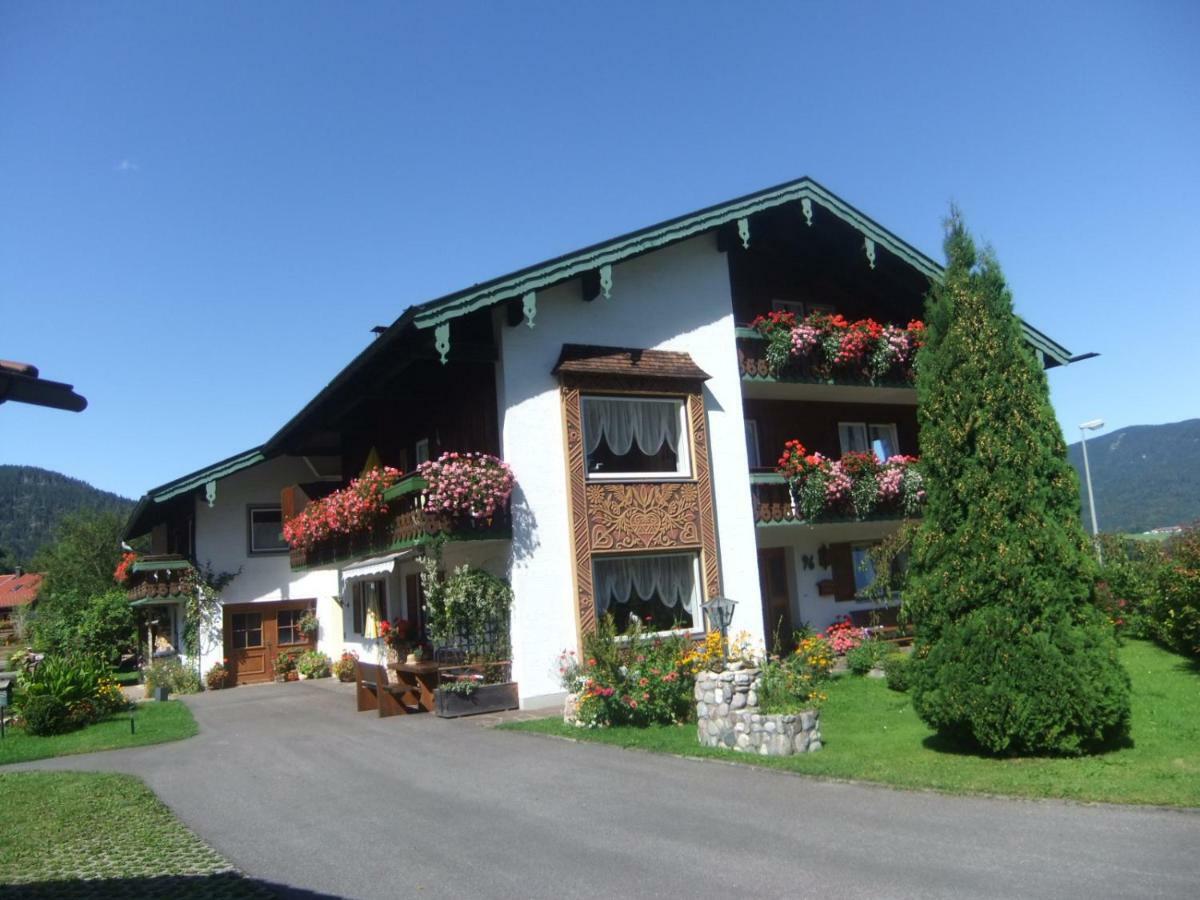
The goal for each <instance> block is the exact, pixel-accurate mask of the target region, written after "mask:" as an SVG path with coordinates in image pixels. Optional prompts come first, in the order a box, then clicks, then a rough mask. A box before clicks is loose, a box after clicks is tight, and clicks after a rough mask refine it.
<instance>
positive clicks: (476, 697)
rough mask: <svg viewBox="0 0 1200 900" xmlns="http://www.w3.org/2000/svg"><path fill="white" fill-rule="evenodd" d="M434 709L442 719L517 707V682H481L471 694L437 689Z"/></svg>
mask: <svg viewBox="0 0 1200 900" xmlns="http://www.w3.org/2000/svg"><path fill="white" fill-rule="evenodd" d="M434 698H435V701H434V711H435V712H436V713H437V714H438V716H440V717H441V718H443V719H457V718H459V717H460V716H477V715H479V714H480V713H493V712H501V711H503V710H506V709H517V708H518V707H519V706H520V705H521V704H520V701H519V700H518V699H517V683H516V682H515V681H509V682H505V683H504V684H481V685H480V686H479V687H478V688H477V689H476V691H475V692H474V693H473V694H455V693H451V692H450V691H442V690H439V691H437V692H436V694H435V695H434Z"/></svg>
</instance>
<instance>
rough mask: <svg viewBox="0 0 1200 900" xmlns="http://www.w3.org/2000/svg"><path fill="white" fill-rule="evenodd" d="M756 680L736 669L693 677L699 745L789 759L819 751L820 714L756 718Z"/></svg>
mask: <svg viewBox="0 0 1200 900" xmlns="http://www.w3.org/2000/svg"><path fill="white" fill-rule="evenodd" d="M759 678H760V675H759V671H758V670H757V669H744V668H736V667H731V669H730V671H727V672H700V673H699V674H698V675H697V676H696V692H695V698H696V732H697V737H698V738H699V740H700V743H701V744H702V745H704V746H705V747H725V748H727V749H729V750H736V751H738V752H741V753H756V754H758V755H759V756H792V755H793V754H796V753H813V752H815V751H817V750H820V749H821V714H820V712H818V711H817V710H815V709H810V710H805V711H803V712H799V713H796V714H795V715H767V714H764V713H761V712H759V708H758V688H759V684H760V680H759Z"/></svg>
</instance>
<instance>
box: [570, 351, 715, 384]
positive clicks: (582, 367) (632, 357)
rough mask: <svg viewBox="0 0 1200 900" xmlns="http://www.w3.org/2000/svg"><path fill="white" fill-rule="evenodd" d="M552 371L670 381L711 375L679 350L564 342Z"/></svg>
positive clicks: (703, 377) (701, 378)
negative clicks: (639, 348)
mask: <svg viewBox="0 0 1200 900" xmlns="http://www.w3.org/2000/svg"><path fill="white" fill-rule="evenodd" d="M552 371H553V374H555V375H563V374H571V375H600V376H603V375H612V376H617V377H624V378H628V377H631V376H634V377H638V378H661V379H664V380H670V381H707V380H708V379H709V378H710V377H711V376H709V374H708V373H707V372H705V371H704V370H703V369H701V368H700V367H699V366H698V365H696V362H695V360H693V359H692V357H691V356H690V355H689V354H687V353H684V352H683V351H681V350H638V349H635V348H632V347H598V346H595V345H593V344H563V348H562V353H561V354H559V357H558V362H557V363H556V364H555V366H554V369H553V370H552Z"/></svg>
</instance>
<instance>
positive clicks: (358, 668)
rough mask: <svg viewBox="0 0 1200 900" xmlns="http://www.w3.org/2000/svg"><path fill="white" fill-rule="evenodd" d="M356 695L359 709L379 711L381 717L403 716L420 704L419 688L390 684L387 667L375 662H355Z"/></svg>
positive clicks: (361, 710)
mask: <svg viewBox="0 0 1200 900" xmlns="http://www.w3.org/2000/svg"><path fill="white" fill-rule="evenodd" d="M354 680H355V686H354V695H355V700H356V701H357V703H358V711H359V712H365V711H367V710H370V709H375V710H378V711H379V717H380V718H381V719H382V718H383V717H384V716H402V715H405V714H407V713H408V712H410V711H411V710H410V707H412V709H416V708H418V707H419V706H420V702H421V696H420V691H419V689H418V688H417V687H416V686H414V685H407V684H390V683H389V682H388V674H387V669H385V668H384V667H383V666H379V665H375V664H374V663H365V662H362V661H359V662H356V663H355V664H354Z"/></svg>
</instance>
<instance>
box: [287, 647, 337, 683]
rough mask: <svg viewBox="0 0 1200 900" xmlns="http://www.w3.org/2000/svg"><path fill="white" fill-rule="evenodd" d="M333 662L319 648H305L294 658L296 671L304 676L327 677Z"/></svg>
mask: <svg viewBox="0 0 1200 900" xmlns="http://www.w3.org/2000/svg"><path fill="white" fill-rule="evenodd" d="M332 667H333V663H332V662H331V661H330V659H329V657H328V656H326V655H325V654H324V653H322V652H321V651H320V650H307V651H305V652H304V653H301V654H300V656H298V657H297V658H296V671H297V672H299V673H300V674H301V675H303V676H304V677H305V678H328V677H329V670H330V669H331V668H332Z"/></svg>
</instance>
